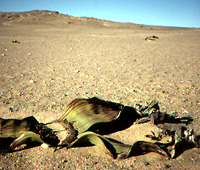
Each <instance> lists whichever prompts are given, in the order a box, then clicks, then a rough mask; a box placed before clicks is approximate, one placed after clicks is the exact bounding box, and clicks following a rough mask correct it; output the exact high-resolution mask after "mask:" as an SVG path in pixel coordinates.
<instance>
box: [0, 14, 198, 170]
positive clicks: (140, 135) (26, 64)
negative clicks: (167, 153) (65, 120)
mask: <svg viewBox="0 0 200 170" xmlns="http://www.w3.org/2000/svg"><path fill="white" fill-rule="evenodd" d="M0 17H1V18H0V73H1V76H0V80H1V81H0V87H1V88H0V110H1V111H0V117H3V118H24V117H26V116H31V115H33V116H35V117H36V118H37V119H38V120H39V121H42V122H48V121H51V120H53V119H56V118H58V117H60V116H61V115H62V113H63V110H64V108H65V106H66V105H67V104H68V103H69V102H71V101H72V100H73V99H75V98H88V97H93V96H96V97H99V98H101V99H104V100H110V101H113V102H119V103H122V104H124V105H129V106H133V105H134V104H135V103H136V102H141V103H143V102H145V101H151V100H153V99H156V100H159V102H160V106H161V110H162V111H167V112H168V113H170V112H172V111H177V112H178V113H179V116H192V117H193V118H194V121H193V123H192V124H191V125H189V126H190V127H192V128H193V129H194V130H195V131H196V132H197V133H200V130H199V127H198V125H199V123H200V119H199V117H200V113H199V112H200V109H199V106H200V67H199V66H200V29H194V28H187V29H186V28H172V27H153V26H145V25H136V24H130V23H113V22H109V21H104V20H97V19H94V18H80V17H72V16H67V15H62V14H58V13H55V12H48V11H47V12H45V11H43V12H42V11H31V12H26V13H7V14H5V13H0ZM151 35H156V36H158V37H159V39H157V40H155V41H145V37H147V36H151ZM12 41H17V43H12ZM18 42H19V43H18ZM153 129H155V127H154V126H153V125H151V124H150V123H146V124H141V125H133V126H131V127H130V128H129V129H127V130H124V131H121V132H117V133H114V134H112V135H111V137H113V138H115V139H117V140H119V141H122V142H124V143H128V144H132V143H133V142H134V141H136V140H148V139H145V137H144V135H145V134H148V133H150V131H151V130H153ZM199 154H200V150H199V149H197V148H193V149H190V150H187V151H185V152H184V153H183V154H181V155H180V156H179V157H178V158H176V159H168V158H166V157H164V156H161V155H158V154H156V153H148V154H145V155H140V156H136V157H131V158H129V159H126V160H118V159H117V160H113V159H112V158H111V157H109V155H106V154H105V153H104V152H102V151H101V150H100V149H99V148H98V147H85V148H72V149H68V150H67V149H61V150H58V151H56V152H53V148H48V149H44V148H41V147H36V148H32V149H27V150H23V151H19V152H15V153H9V154H7V155H5V156H0V169H72V170H73V169H198V167H200V155H199Z"/></svg>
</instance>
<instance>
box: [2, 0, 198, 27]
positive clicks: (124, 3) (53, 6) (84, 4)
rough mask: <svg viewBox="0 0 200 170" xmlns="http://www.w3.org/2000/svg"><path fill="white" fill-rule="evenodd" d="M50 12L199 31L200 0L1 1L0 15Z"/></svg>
mask: <svg viewBox="0 0 200 170" xmlns="http://www.w3.org/2000/svg"><path fill="white" fill-rule="evenodd" d="M30 10H51V11H58V12H59V13H63V14H68V15H73V16H86V17H94V18H99V19H105V20H111V21H118V22H133V23H136V24H146V25H161V26H179V27H197V28H200V0H0V12H23V11H30Z"/></svg>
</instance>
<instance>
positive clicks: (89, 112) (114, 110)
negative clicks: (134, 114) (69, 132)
mask: <svg viewBox="0 0 200 170" xmlns="http://www.w3.org/2000/svg"><path fill="white" fill-rule="evenodd" d="M123 107H124V106H123V105H121V104H117V103H113V102H109V101H104V100H100V99H98V98H96V97H93V98H89V99H76V100H74V101H72V102H71V103H70V104H69V105H68V106H67V108H66V110H65V113H64V114H63V115H62V116H61V117H60V119H59V120H65V119H67V121H69V122H70V123H73V126H74V127H75V128H76V129H77V130H78V132H79V133H82V132H84V131H86V130H87V129H89V128H90V127H91V126H92V125H94V124H95V123H100V122H110V121H112V120H115V119H117V118H118V116H119V115H120V112H121V110H122V109H123Z"/></svg>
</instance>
